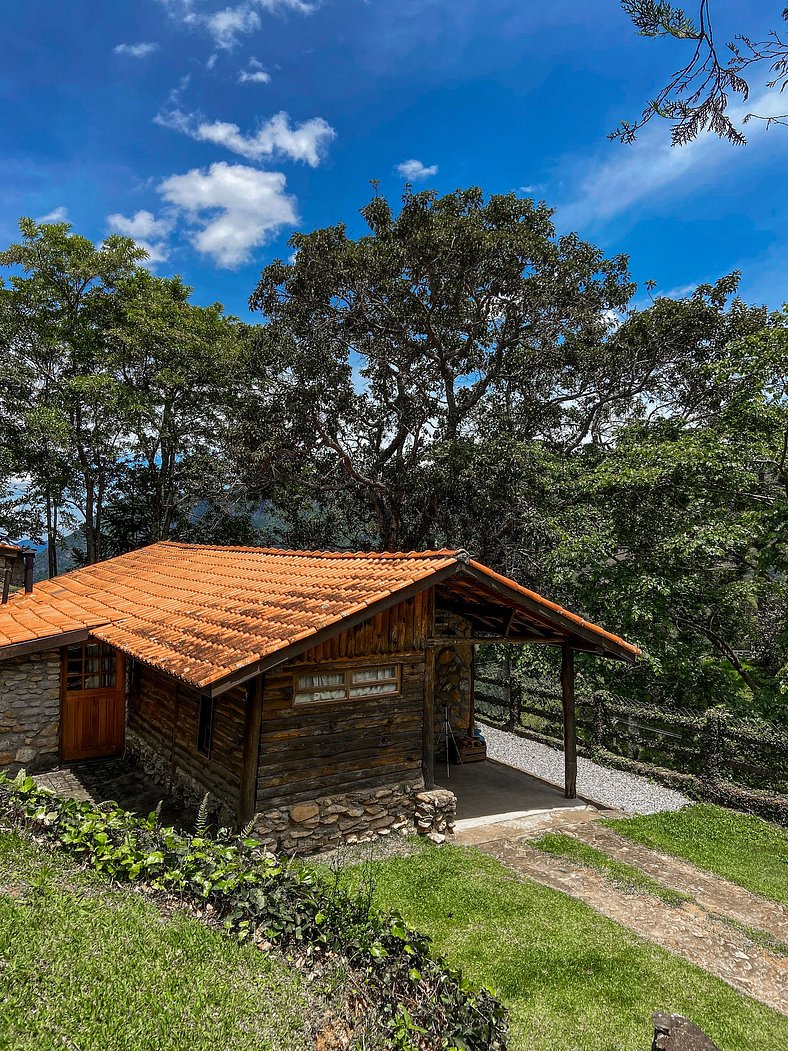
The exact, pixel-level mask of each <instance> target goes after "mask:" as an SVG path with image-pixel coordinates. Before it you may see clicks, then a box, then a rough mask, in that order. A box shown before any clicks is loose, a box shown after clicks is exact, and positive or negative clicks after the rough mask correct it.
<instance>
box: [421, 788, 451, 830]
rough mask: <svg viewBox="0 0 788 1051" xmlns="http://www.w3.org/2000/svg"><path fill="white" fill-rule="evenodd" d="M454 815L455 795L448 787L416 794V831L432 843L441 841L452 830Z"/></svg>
mask: <svg viewBox="0 0 788 1051" xmlns="http://www.w3.org/2000/svg"><path fill="white" fill-rule="evenodd" d="M456 817H457V797H456V796H455V794H454V792H450V791H449V790H448V788H433V789H431V790H430V791H424V792H419V793H418V794H417V795H416V814H415V820H416V831H417V832H418V833H419V834H420V835H422V836H426V837H427V839H431V840H432V842H433V843H443V841H444V840H445V839H446V835H447V834H448V833H451V832H453V831H454V821H455V818H456Z"/></svg>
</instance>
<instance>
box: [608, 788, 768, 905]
mask: <svg viewBox="0 0 788 1051" xmlns="http://www.w3.org/2000/svg"><path fill="white" fill-rule="evenodd" d="M603 823H604V824H605V825H607V826H608V827H609V828H612V829H614V830H615V831H616V832H617V833H618V834H619V835H620V836H625V837H626V838H627V839H631V840H633V841H634V842H635V843H641V844H643V846H645V847H652V848H653V849H654V850H660V851H663V852H664V853H665V854H673V855H674V856H676V857H679V858H684V859H685V860H686V861H690V862H692V864H693V865H697V866H698V867H699V868H702V869H706V870H707V871H708V872H715V873H717V875H719V876H724V877H725V879H729V880H730V881H731V882H732V883H738V884H739V885H740V886H742V887H746V888H747V890H751V891H752V892H753V893H754V894H759V895H760V896H761V897H763V898H771V899H772V900H773V901H777V902H780V903H781V904H782V905H788V833H786V832H785V831H784V830H783V829H780V828H778V827H777V826H776V825H772V824H770V823H769V822H768V821H764V820H763V819H762V818H759V817H755V816H754V815H753V814H741V813H739V812H738V811H735V810H726V809H725V808H724V807H718V806H712V805H711V804H709V803H698V804H696V805H694V806H689V807H684V808H683V809H682V810H676V811H669V812H665V813H662V814H649V815H647V816H642V817H627V818H614V819H610V820H606V821H604V822H603Z"/></svg>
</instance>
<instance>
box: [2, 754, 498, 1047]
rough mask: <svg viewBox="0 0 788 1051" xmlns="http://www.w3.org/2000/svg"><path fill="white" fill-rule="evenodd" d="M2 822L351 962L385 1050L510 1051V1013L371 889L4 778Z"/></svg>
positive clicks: (231, 841)
mask: <svg viewBox="0 0 788 1051" xmlns="http://www.w3.org/2000/svg"><path fill="white" fill-rule="evenodd" d="M0 816H2V817H4V818H5V819H6V820H7V821H8V822H9V823H11V824H13V825H15V826H18V827H22V828H26V829H28V830H29V831H31V832H33V833H34V834H35V835H37V836H39V837H42V838H45V839H47V840H49V841H50V842H53V843H56V844H57V845H59V846H61V847H63V848H65V849H66V850H67V851H68V852H69V853H70V854H72V855H73V856H74V857H76V858H77V859H79V860H80V861H82V862H83V863H84V864H86V865H90V866H92V867H93V868H94V869H96V870H97V871H98V872H101V873H103V874H105V875H107V876H109V877H110V878H111V879H113V880H118V881H132V882H136V883H139V884H144V885H145V886H146V887H147V888H149V889H151V890H153V891H154V892H157V893H161V894H167V895H169V896H177V897H178V898H179V899H180V901H181V902H182V903H183V904H184V905H185V906H191V907H193V908H196V909H197V910H199V911H200V912H201V913H203V914H205V915H209V916H210V917H211V918H212V920H214V921H215V922H217V923H221V924H222V925H223V926H224V927H225V928H226V929H227V930H228V931H230V932H232V933H233V934H234V935H235V936H236V937H238V938H240V939H241V940H246V939H254V941H255V942H256V943H257V944H258V945H259V946H260V947H261V948H263V949H268V948H272V947H277V948H279V949H282V950H285V951H289V952H293V951H297V952H298V953H299V954H301V956H302V957H304V958H306V959H308V960H310V961H311V962H312V964H313V965H314V966H315V967H319V965H320V962H321V961H332V960H333V961H336V960H337V959H339V960H341V961H343V962H344V964H345V965H346V967H347V968H348V969H349V972H350V974H351V975H352V976H353V979H354V984H355V986H356V988H357V989H358V990H359V1001H360V1003H359V1008H360V1009H363V1010H364V1012H366V1014H367V1016H368V1017H367V1026H369V1024H370V1020H371V1021H372V1023H373V1024H374V1025H375V1027H376V1028H377V1030H378V1031H379V1032H382V1033H385V1034H386V1040H385V1046H387V1047H391V1048H398V1049H400V1051H432V1049H439V1048H440V1049H451V1048H455V1049H459V1051H503V1049H505V1047H506V1030H507V1024H506V1015H505V1011H504V1008H503V1007H502V1006H501V1005H500V1004H499V1003H498V1001H497V1000H496V999H495V998H494V997H493V995H492V994H491V993H490V992H489V991H488V990H486V989H472V988H471V987H470V986H469V985H468V984H467V983H466V982H465V981H464V979H463V978H462V975H461V974H460V972H459V971H456V970H454V969H452V968H451V967H449V965H448V964H447V962H446V961H445V959H443V958H442V957H440V956H438V955H436V954H435V953H434V951H433V949H432V946H431V943H430V939H429V938H428V937H427V936H426V935H424V934H421V933H419V932H418V931H415V930H414V929H413V928H412V927H410V926H409V924H407V923H406V922H405V920H403V918H402V917H401V916H400V915H398V914H397V913H388V912H384V911H382V910H380V909H377V908H376V907H375V906H374V905H373V903H372V900H371V891H370V890H369V888H366V890H365V888H361V890H358V889H357V890H351V889H350V888H348V887H346V886H343V885H342V884H341V883H340V881H339V879H338V878H336V877H334V879H333V880H332V879H331V878H330V877H323V876H320V875H318V874H317V873H316V872H315V871H314V870H310V869H308V868H306V867H304V866H301V865H298V864H296V863H295V862H293V861H283V860H282V859H280V858H277V857H275V856H274V855H272V854H269V853H267V852H266V851H264V850H263V849H262V848H261V847H260V844H259V842H258V841H257V840H255V839H252V838H248V835H245V834H244V833H241V835H240V836H239V835H235V834H233V833H231V832H229V831H228V830H226V829H220V830H219V832H218V834H217V835H216V837H215V838H210V837H209V836H208V835H207V833H206V832H205V825H206V823H205V821H204V820H202V821H198V824H197V827H196V830H195V833H194V834H188V833H182V832H177V831H176V830H175V829H173V828H170V827H162V826H161V825H160V823H159V819H158V814H157V813H155V812H154V813H152V814H150V815H149V816H148V817H147V818H139V817H136V816H135V815H133V814H130V813H128V812H126V811H124V810H121V809H120V808H119V807H118V806H116V805H115V804H101V805H100V806H95V805H94V804H92V803H86V802H81V801H78V800H74V799H63V798H61V797H59V796H55V795H53V794H52V793H51V792H49V791H46V790H44V789H40V788H38V786H37V785H36V783H35V782H34V780H33V779H32V778H30V777H26V776H25V775H24V772H22V773H20V774H19V775H18V776H17V777H16V778H15V779H14V780H13V781H11V780H9V779H8V778H6V777H5V776H1V775H0Z"/></svg>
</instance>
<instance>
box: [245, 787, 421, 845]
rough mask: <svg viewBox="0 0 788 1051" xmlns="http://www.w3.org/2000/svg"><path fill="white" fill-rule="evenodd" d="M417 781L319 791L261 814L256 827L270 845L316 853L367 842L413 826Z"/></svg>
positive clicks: (257, 816) (406, 830) (255, 823)
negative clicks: (338, 791)
mask: <svg viewBox="0 0 788 1051" xmlns="http://www.w3.org/2000/svg"><path fill="white" fill-rule="evenodd" d="M420 787H421V786H420V784H419V783H418V782H404V783H401V784H396V785H391V786H389V787H385V788H377V789H367V790H364V791H359V792H346V793H341V794H338V795H332V796H320V797H319V798H317V799H312V800H309V801H308V802H303V803H293V804H292V805H290V806H281V807H277V808H276V809H273V810H267V811H265V812H264V813H261V814H257V815H256V817H255V821H254V831H255V833H256V835H258V836H259V837H260V839H261V840H262V841H263V843H264V845H265V846H266V847H267V848H268V849H269V850H274V851H283V852H285V853H288V854H316V853H319V852H320V851H323V850H331V849H334V848H335V847H339V846H342V845H343V844H354V843H368V842H371V841H372V840H374V839H377V838H379V837H381V836H388V835H391V833H392V832H401V833H407V832H409V831H411V830H412V828H413V809H414V802H413V800H414V795H415V793H416V792H418V790H419V788H420Z"/></svg>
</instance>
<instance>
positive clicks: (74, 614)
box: [0, 543, 639, 852]
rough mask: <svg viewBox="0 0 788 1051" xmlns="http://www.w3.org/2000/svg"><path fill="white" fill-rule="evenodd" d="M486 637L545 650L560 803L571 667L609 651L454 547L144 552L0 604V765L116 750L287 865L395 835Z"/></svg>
mask: <svg viewBox="0 0 788 1051" xmlns="http://www.w3.org/2000/svg"><path fill="white" fill-rule="evenodd" d="M489 642H506V643H511V644H535V645H553V646H560V647H561V648H562V652H563V670H562V683H563V695H564V710H565V726H566V743H567V752H566V754H567V783H566V792H567V794H569V795H572V794H574V791H575V789H574V773H573V764H574V761H575V760H574V756H575V742H574V729H573V726H574V686H573V683H574V665H573V654H574V653H575V652H576V651H582V652H590V653H596V654H599V655H600V656H604V657H612V658H616V659H623V660H633V659H635V658H636V656H637V654H638V652H639V651H638V650H637V649H636V647H634V646H632V645H630V644H629V643H627V642H625V641H624V640H623V639H620V638H618V637H617V636H615V635H612V634H610V633H609V632H607V631H605V630H604V629H602V628H600V627H598V626H596V625H593V624H590V623H588V622H587V621H585V620H584V619H583V618H582V617H579V616H577V615H576V614H573V613H571V612H569V611H568V610H565V609H562V608H561V607H560V606H557V605H555V604H554V603H551V602H549V601H547V600H546V599H544V598H542V597H541V596H539V595H536V594H535V593H534V592H531V591H529V590H527V589H526V588H523V587H521V586H520V585H519V584H517V583H515V582H514V581H513V580H509V579H507V578H506V577H502V576H500V575H499V574H497V573H495V572H493V571H492V570H491V569H488V568H487V567H485V566H483V565H481V564H480V563H478V562H475V561H474V560H473V559H471V558H470V557H469V556H468V554H467V553H466V552H464V551H454V550H451V551H448V550H442V551H424V552H407V553H401V552H395V553H392V552H355V553H348V552H323V551H317V552H309V551H279V550H271V549H262V548H242V547H211V546H204V545H190V544H181V543H159V544H153V545H151V546H150V547H146V548H143V549H141V550H139V551H135V552H132V553H130V554H127V555H121V556H120V557H118V558H114V559H109V560H108V561H105V562H101V563H98V564H97V565H94V566H89V567H87V568H84V569H79V570H75V571H74V572H71V573H66V574H64V575H62V576H60V577H56V578H53V579H52V580H48V581H45V582H43V583H40V584H37V585H36V586H35V588H34V589H33V591H32V593H18V594H16V595H13V596H12V597H11V598H10V600H9V601H8V602H7V603H6V604H4V605H2V606H0V768H2V767H6V768H8V769H12V770H13V769H15V768H19V767H20V766H25V767H26V768H27V769H29V770H36V769H39V770H40V769H46V768H49V767H53V766H56V765H58V764H71V763H75V762H78V761H82V760H89V759H97V758H105V757H108V756H119V755H122V754H124V753H125V754H127V755H129V756H130V757H133V758H134V759H135V760H136V761H137V762H139V763H140V764H142V766H143V767H144V768H145V769H146V770H147V771H148V772H149V773H150V776H151V777H152V778H155V779H156V780H158V781H160V782H161V783H162V784H165V785H167V786H169V788H170V789H171V790H172V791H173V792H178V793H180V794H181V795H183V796H184V797H186V798H188V799H190V800H193V799H197V798H200V797H202V795H203V794H204V793H205V792H208V793H210V796H211V799H212V800H213V801H214V804H215V806H216V807H217V808H218V810H219V811H220V816H221V818H222V820H223V821H225V822H234V823H238V824H245V823H246V822H247V821H249V820H250V819H251V818H252V817H255V815H256V818H255V820H256V827H257V830H258V832H259V834H260V835H261V836H262V838H263V839H265V840H266V841H267V842H270V844H271V846H274V847H279V848H283V849H287V850H298V851H299V852H309V851H312V850H316V849H321V848H323V847H325V846H327V845H333V844H335V843H338V842H340V841H342V840H343V839H346V838H348V837H351V838H352V837H353V836H357V835H361V834H367V833H369V832H385V831H389V830H391V829H392V828H405V827H406V825H408V824H409V823H410V822H411V821H412V816H413V810H414V797H415V796H416V795H417V794H418V793H420V792H422V791H423V790H424V789H427V790H429V789H431V788H432V787H433V786H434V778H433V767H434V755H435V735H436V729H437V728H438V727H439V724H440V720H441V718H442V716H443V712H444V709H446V710H448V711H449V713H450V719H451V722H452V725H453V726H454V727H455V728H456V729H458V730H467V729H469V728H470V727H471V724H472V721H473V651H474V646H475V645H476V644H478V643H489Z"/></svg>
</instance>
